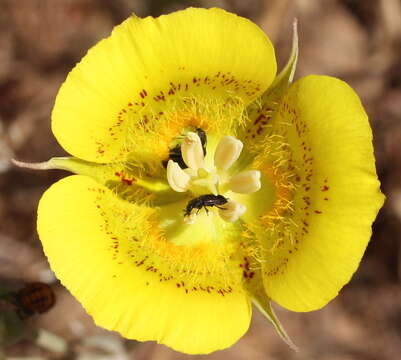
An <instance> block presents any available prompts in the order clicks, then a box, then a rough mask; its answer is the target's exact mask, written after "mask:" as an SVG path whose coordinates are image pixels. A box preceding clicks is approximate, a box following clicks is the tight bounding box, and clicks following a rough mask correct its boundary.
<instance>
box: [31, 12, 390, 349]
mask: <svg viewBox="0 0 401 360" xmlns="http://www.w3.org/2000/svg"><path fill="white" fill-rule="evenodd" d="M297 49H298V48H297V37H296V32H295V36H294V45H293V51H292V54H291V56H290V59H289V61H288V64H287V66H286V67H285V68H284V70H283V71H282V72H281V73H280V74H279V75H278V76H276V61H275V55H274V50H273V47H272V45H271V43H270V41H269V39H268V38H267V37H266V35H265V34H264V33H263V32H262V31H261V29H259V28H258V27H257V26H256V25H255V24H253V23H252V22H251V21H249V20H246V19H244V18H241V17H238V16H236V15H234V14H231V13H228V12H225V11H223V10H221V9H209V10H206V9H194V8H190V9H186V10H184V11H179V12H175V13H172V14H170V15H167V16H161V17H159V18H151V17H148V18H145V19H140V18H138V17H136V16H131V17H130V18H128V19H127V20H126V21H124V22H123V23H122V24H121V25H119V26H117V27H116V28H115V29H114V31H113V33H112V34H111V36H110V37H109V38H107V39H105V40H102V41H100V42H99V43H98V44H97V45H95V46H94V47H93V48H92V49H90V50H89V52H88V54H87V55H86V56H85V57H84V58H83V59H82V61H81V62H80V63H79V64H78V65H77V66H76V67H75V68H74V69H73V70H72V71H71V73H70V74H69V75H68V77H67V80H66V81H65V83H64V84H63V85H62V87H61V89H60V91H59V93H58V96H57V99H56V103H55V107H54V110H53V114H52V130H53V133H54V135H55V136H56V138H57V140H58V141H59V143H60V144H61V145H62V146H63V148H64V149H66V150H67V151H68V152H69V153H70V154H71V155H72V157H70V158H53V159H51V160H49V161H48V162H46V163H41V164H35V165H30V166H31V167H34V168H42V169H50V168H61V169H67V170H70V171H72V172H74V173H76V174H77V175H73V176H69V177H66V178H64V179H62V180H60V181H59V182H57V183H56V184H54V185H53V186H51V187H50V189H48V190H47V191H46V192H45V194H44V195H43V197H42V199H41V201H40V204H39V210H38V232H39V236H40V239H41V241H42V244H43V248H44V251H45V253H46V255H47V257H48V259H49V262H50V265H51V267H52V269H53V270H54V272H55V273H56V275H57V277H58V278H59V279H60V280H61V282H62V283H63V284H64V285H65V286H66V287H67V289H69V290H70V291H71V293H72V294H73V295H74V296H75V297H76V298H77V299H78V300H79V301H80V302H81V303H82V305H83V306H84V308H85V309H86V310H87V311H88V313H89V314H91V315H92V316H93V318H94V320H95V322H96V323H97V324H98V325H100V326H102V327H105V328H107V329H111V330H116V331H118V332H120V333H121V334H122V335H123V336H125V337H127V338H130V339H137V340H141V341H145V340H156V341H157V342H159V343H162V344H166V345H168V346H170V347H172V348H173V349H176V350H178V351H182V352H185V353H192V354H198V353H208V352H211V351H215V350H218V349H224V348H226V347H229V346H230V345H232V344H233V343H235V342H236V341H237V340H238V339H239V338H240V337H241V336H242V335H243V334H244V333H245V332H246V331H247V329H248V327H249V323H250V319H251V313H252V311H251V303H252V302H253V303H254V304H255V305H256V306H257V307H258V308H259V309H260V310H261V311H262V313H263V314H264V315H265V316H266V317H267V318H268V319H269V320H270V321H271V322H272V323H273V325H274V326H275V328H276V329H277V331H278V332H279V334H280V335H281V336H282V337H283V339H284V340H286V341H287V343H289V344H292V343H291V341H290V340H289V338H288V336H287V335H286V333H285V331H284V330H283V328H282V327H281V325H280V323H279V322H278V320H277V318H276V316H275V314H274V312H273V310H272V308H271V300H273V301H275V302H277V303H278V304H280V305H281V306H283V307H284V308H287V309H289V310H293V311H311V310H315V309H319V308H321V307H322V306H324V305H325V304H327V303H328V302H329V301H330V300H331V299H333V298H334V297H335V296H336V295H337V294H338V292H339V290H340V289H341V288H342V287H343V286H344V284H346V283H347V282H348V281H349V280H350V278H351V276H352V274H353V273H354V272H355V270H356V269H357V266H358V264H359V262H360V260H361V257H362V255H363V252H364V250H365V248H366V245H367V243H368V241H369V238H370V236H371V225H372V222H373V220H374V219H375V217H376V214H377V212H378V210H379V208H380V207H381V205H382V203H383V195H382V194H381V192H380V190H379V182H378V180H377V176H376V170H375V160H374V155H373V148H372V134H371V129H370V127H369V122H368V119H367V116H366V114H365V111H364V109H363V107H362V105H361V102H360V100H359V98H358V96H357V95H356V94H355V92H354V91H353V90H352V89H351V88H350V87H349V86H348V85H347V84H346V83H344V82H343V81H340V80H338V79H335V78H332V77H327V76H307V77H304V78H301V79H299V80H298V81H296V82H294V83H293V84H291V82H292V78H293V74H294V70H295V64H296V59H297V53H298V51H297ZM25 166H27V165H26V164H25Z"/></svg>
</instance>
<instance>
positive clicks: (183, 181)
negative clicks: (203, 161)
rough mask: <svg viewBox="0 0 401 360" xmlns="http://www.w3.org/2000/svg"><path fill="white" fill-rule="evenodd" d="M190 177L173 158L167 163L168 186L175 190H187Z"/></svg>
mask: <svg viewBox="0 0 401 360" xmlns="http://www.w3.org/2000/svg"><path fill="white" fill-rule="evenodd" d="M190 179H191V177H190V176H189V175H188V174H187V173H186V172H185V171H184V170H182V169H181V168H180V166H179V165H178V164H177V163H176V162H174V161H173V160H169V161H168V163H167V181H168V183H169V185H170V187H171V188H172V189H173V190H174V191H177V192H184V191H187V190H188V187H189V181H190Z"/></svg>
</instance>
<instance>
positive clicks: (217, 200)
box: [184, 194, 228, 216]
mask: <svg viewBox="0 0 401 360" xmlns="http://www.w3.org/2000/svg"><path fill="white" fill-rule="evenodd" d="M227 201H228V199H226V198H225V197H224V196H223V195H213V194H206V195H201V196H199V197H197V198H195V199H192V200H191V201H189V202H188V204H187V207H186V208H185V210H184V216H189V215H190V214H191V212H192V210H193V209H198V211H197V213H198V212H199V211H200V210H201V209H202V208H203V207H204V208H205V210H206V212H208V209H207V207H206V206H216V207H218V208H219V209H220V207H219V205H224V204H226V203H227Z"/></svg>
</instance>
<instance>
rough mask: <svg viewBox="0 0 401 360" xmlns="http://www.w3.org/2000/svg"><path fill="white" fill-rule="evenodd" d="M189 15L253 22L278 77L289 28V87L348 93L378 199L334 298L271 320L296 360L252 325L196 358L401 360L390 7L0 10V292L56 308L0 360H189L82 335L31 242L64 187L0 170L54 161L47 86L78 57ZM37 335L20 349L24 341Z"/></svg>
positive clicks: (259, 3) (397, 10)
mask: <svg viewBox="0 0 401 360" xmlns="http://www.w3.org/2000/svg"><path fill="white" fill-rule="evenodd" d="M188 6H201V7H210V6H219V7H222V8H225V9H227V10H229V11H232V12H235V13H237V14H240V15H242V16H245V17H248V18H250V19H252V20H253V21H255V22H256V23H257V24H259V25H260V26H261V27H262V29H263V30H264V31H265V32H266V33H267V34H268V35H269V37H270V38H271V39H272V41H273V42H274V44H275V46H276V53H277V57H278V61H279V64H283V63H284V61H285V60H286V58H287V56H288V53H289V49H290V44H291V23H292V21H293V18H294V17H297V18H298V20H299V36H300V58H299V65H298V69H297V74H296V77H300V76H303V75H306V74H311V73H315V74H327V75H332V76H336V77H339V78H341V79H343V80H345V81H347V82H348V83H350V84H351V85H352V86H353V87H354V88H355V89H356V91H357V92H358V94H359V95H360V97H361V98H362V101H363V103H364V105H365V107H366V109H367V112H368V114H369V116H370V121H371V125H372V127H373V133H374V138H375V139H374V141H375V151H376V156H377V168H378V174H379V177H380V179H381V182H382V189H383V192H384V193H385V194H386V195H387V201H386V204H385V206H384V208H383V209H382V210H381V212H380V214H379V216H378V218H377V220H376V223H375V225H374V234H373V239H372V241H371V243H370V245H369V247H368V249H367V252H366V254H365V256H364V259H363V261H362V264H361V267H360V268H359V270H358V272H357V273H356V274H355V276H354V277H353V279H352V281H351V282H350V283H349V284H348V285H347V286H345V288H344V289H343V290H342V292H341V294H340V296H338V297H337V298H336V299H335V300H334V301H332V302H331V303H330V304H329V305H328V306H326V307H325V308H324V309H322V310H320V311H316V312H313V313H307V314H297V313H290V312H287V311H285V310H282V309H277V311H278V313H279V315H280V318H281V320H282V322H283V323H284V325H285V327H286V329H287V330H288V332H289V334H290V335H291V336H292V338H293V339H294V341H295V342H296V343H297V345H298V346H299V347H300V348H301V352H300V353H298V354H296V353H294V352H292V351H291V350H290V349H288V347H287V346H286V345H285V344H284V343H282V342H281V340H280V339H279V337H278V336H277V335H276V334H275V333H274V331H273V329H272V327H271V326H270V325H269V324H268V323H267V321H265V320H264V319H263V318H262V317H261V316H260V315H259V314H258V313H257V311H255V315H254V318H253V322H252V326H251V329H250V331H249V332H248V333H247V334H246V335H245V336H244V337H243V338H242V339H241V340H240V341H239V342H238V343H237V344H236V345H235V346H233V347H232V348H230V349H228V350H225V351H221V352H217V353H214V354H212V355H209V356H198V357H197V358H199V359H203V358H208V359H233V360H236V359H238V360H239V359H267V360H269V359H284V360H286V359H305V360H306V359H308V360H309V359H318V360H353V359H358V360H360V359H366V360H370V359H371V360H376V359H380V360H397V359H400V358H401V286H400V281H401V247H400V239H401V222H400V221H401V63H400V59H401V2H400V1H399V0H220V1H219V0H215V1H212V0H199V1H183V0H182V1H177V0H176V1H173V0H171V1H170V0H110V1H108V0H0V284H3V285H4V284H6V283H7V284H10V283H12V284H14V285H15V284H21V283H22V282H31V281H41V282H44V283H47V284H49V285H50V286H51V288H52V290H53V291H54V293H55V294H56V297H57V302H56V305H55V306H54V307H53V308H52V309H51V310H50V311H48V312H47V313H45V314H43V315H38V316H34V317H31V318H30V319H29V320H27V322H26V323H27V326H29V331H28V332H27V335H26V337H27V338H31V340H29V339H28V340H23V341H20V342H18V343H17V344H15V345H10V346H7V347H5V346H4V345H3V349H2V350H0V359H1V358H2V356H3V357H5V358H7V359H17V358H18V359H19V358H31V359H79V360H89V359H136V360H146V359H157V360H165V359H166V360H167V359H190V358H193V357H191V356H186V355H182V354H179V353H176V352H174V351H172V350H170V349H168V348H167V347H165V346H162V345H157V344H154V343H152V342H149V343H143V344H142V343H137V342H135V341H127V340H124V339H121V338H120V337H119V336H118V334H116V333H112V332H107V331H105V330H102V329H100V328H98V327H96V326H95V325H94V323H93V321H92V319H91V318H90V317H89V316H88V315H87V314H85V312H84V310H83V309H82V307H81V306H80V304H79V303H78V302H77V301H76V300H75V299H74V298H73V297H72V296H71V295H70V294H69V293H68V291H66V290H65V289H64V288H63V287H62V286H61V285H60V284H59V282H58V281H57V280H56V279H55V278H54V276H53V274H52V272H51V271H50V270H49V267H48V264H47V261H46V259H45V257H44V255H43V252H42V249H41V245H40V242H39V240H38V237H37V234H36V229H35V218H36V207H37V203H38V200H39V198H40V196H41V194H42V193H43V192H44V191H45V189H46V188H47V187H48V186H49V185H50V184H52V183H53V182H55V181H56V180H58V179H59V178H61V177H63V176H65V173H63V172H61V171H48V172H28V171H22V170H20V169H17V168H15V167H13V166H12V165H11V164H10V159H11V158H17V159H20V160H23V161H43V160H47V159H48V158H50V157H52V156H57V155H58V156H62V155H63V154H64V152H63V150H62V149H61V148H60V147H59V146H58V144H57V143H56V140H55V139H54V138H53V136H52V134H51V131H50V112H51V109H52V106H53V103H54V98H55V95H56V93H57V90H58V88H59V86H60V85H61V83H62V82H63V80H64V78H65V77H66V75H67V73H68V72H69V70H70V69H71V68H72V67H73V66H74V64H75V63H76V62H77V61H79V60H80V58H81V57H82V56H83V55H84V54H85V53H86V51H87V49H88V48H89V47H90V46H92V45H93V44H95V43H96V42H97V41H98V40H99V39H101V38H103V37H105V36H107V35H108V34H109V33H110V31H111V29H112V28H113V26H114V25H116V24H118V23H120V22H121V21H122V20H124V19H125V18H126V17H128V16H129V15H130V14H131V13H132V12H135V13H136V14H138V15H140V16H147V15H153V16H157V15H160V14H166V13H169V12H171V11H175V10H178V9H182V8H185V7H188ZM245 46H246V44H244V47H245ZM244 50H245V51H246V49H245V48H244ZM239 51H242V50H241V49H239ZM323 116H324V114H323ZM3 285H2V286H3ZM14 285H12V286H14ZM15 286H18V285H15ZM3 306H4V304H3ZM0 311H1V302H0ZM233 316H235V314H233ZM39 329H40V330H39ZM37 331H39V337H37V338H36V339H33V336H31V332H37ZM0 334H1V324H0ZM32 339H33V340H32Z"/></svg>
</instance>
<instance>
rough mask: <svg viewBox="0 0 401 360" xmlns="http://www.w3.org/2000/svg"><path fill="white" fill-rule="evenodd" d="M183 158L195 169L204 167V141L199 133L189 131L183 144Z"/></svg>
mask: <svg viewBox="0 0 401 360" xmlns="http://www.w3.org/2000/svg"><path fill="white" fill-rule="evenodd" d="M181 154H182V159H183V160H184V162H185V164H186V165H187V166H188V167H189V168H191V169H194V170H198V169H199V168H203V167H204V155H203V148H202V142H201V139H200V137H199V135H198V134H196V133H194V132H189V133H188V134H187V136H185V138H184V141H183V143H182V145H181Z"/></svg>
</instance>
